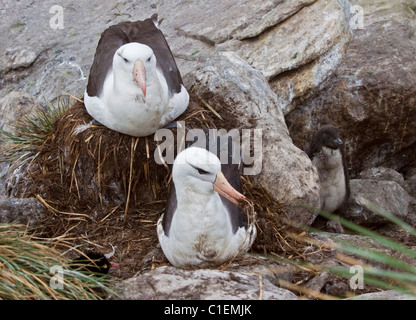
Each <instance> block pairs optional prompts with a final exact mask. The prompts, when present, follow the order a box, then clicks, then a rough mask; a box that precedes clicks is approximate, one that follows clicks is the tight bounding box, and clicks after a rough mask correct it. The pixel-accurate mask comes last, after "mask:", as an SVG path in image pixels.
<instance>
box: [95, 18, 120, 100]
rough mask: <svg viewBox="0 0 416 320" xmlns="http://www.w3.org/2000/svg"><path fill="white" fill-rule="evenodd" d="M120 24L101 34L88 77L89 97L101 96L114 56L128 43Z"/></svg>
mask: <svg viewBox="0 0 416 320" xmlns="http://www.w3.org/2000/svg"><path fill="white" fill-rule="evenodd" d="M122 24H123V23H120V24H118V25H115V26H111V27H109V28H108V29H106V30H105V31H104V32H103V33H102V34H101V38H100V40H99V41H98V45H97V49H96V50H95V55H94V60H93V63H92V65H91V69H90V74H89V77H88V84H87V93H88V95H89V96H90V97H95V96H99V95H100V94H101V91H102V89H103V85H104V81H105V78H106V76H107V73H108V72H109V71H110V70H111V68H112V65H113V57H114V54H115V53H116V51H117V50H118V48H120V47H121V46H122V45H124V44H126V43H128V38H127V35H126V34H125V32H124V30H123V27H122Z"/></svg>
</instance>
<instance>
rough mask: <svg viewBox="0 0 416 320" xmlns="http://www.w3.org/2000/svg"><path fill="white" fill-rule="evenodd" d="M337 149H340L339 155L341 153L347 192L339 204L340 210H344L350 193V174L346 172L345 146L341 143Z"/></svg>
mask: <svg viewBox="0 0 416 320" xmlns="http://www.w3.org/2000/svg"><path fill="white" fill-rule="evenodd" d="M339 150H340V151H341V155H342V166H343V168H344V177H345V189H346V191H347V193H346V195H345V200H344V203H343V204H342V206H341V210H343V211H345V210H346V209H347V207H348V200H349V198H350V194H351V189H350V175H349V172H348V165H347V159H346V157H345V147H344V145H343V144H342V145H340V146H339Z"/></svg>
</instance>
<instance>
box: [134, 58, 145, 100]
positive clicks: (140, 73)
mask: <svg viewBox="0 0 416 320" xmlns="http://www.w3.org/2000/svg"><path fill="white" fill-rule="evenodd" d="M133 79H134V81H136V83H137V85H138V86H139V88H141V89H142V91H143V95H144V96H145V97H146V69H145V68H144V64H143V61H141V60H137V61H136V62H135V63H134V68H133Z"/></svg>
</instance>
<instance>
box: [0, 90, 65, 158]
mask: <svg viewBox="0 0 416 320" xmlns="http://www.w3.org/2000/svg"><path fill="white" fill-rule="evenodd" d="M69 106H70V99H69V97H67V98H58V99H57V103H56V106H54V105H52V104H50V103H48V104H47V105H46V107H44V108H39V109H37V110H35V111H34V113H33V115H27V116H25V117H23V118H22V119H18V120H17V121H16V123H15V124H14V125H13V133H12V132H8V131H5V130H1V129H0V142H3V143H4V151H3V157H4V158H5V159H6V160H9V161H13V162H14V161H18V162H20V161H24V160H25V159H28V158H30V157H36V156H38V155H39V153H40V150H41V147H42V145H43V144H44V143H45V142H46V141H47V139H50V137H51V135H52V134H53V131H54V124H55V123H56V121H57V120H59V119H60V118H61V117H62V116H63V114H64V113H65V111H66V110H67V109H68V108H69Z"/></svg>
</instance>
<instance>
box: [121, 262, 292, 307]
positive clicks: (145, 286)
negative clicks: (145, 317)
mask: <svg viewBox="0 0 416 320" xmlns="http://www.w3.org/2000/svg"><path fill="white" fill-rule="evenodd" d="M118 291H119V298H120V299H124V300H159V299H160V300H172V299H174V300H188V299H192V300H251V299H259V298H260V299H264V300H296V299H297V297H296V295H294V294H293V293H292V292H290V291H288V290H286V289H281V288H278V287H276V286H274V285H273V284H271V283H270V282H269V281H268V280H266V279H263V278H262V277H260V276H258V275H256V274H253V273H251V274H250V273H238V272H233V271H220V270H210V269H200V270H194V271H189V270H182V269H177V268H174V267H168V266H163V267H158V268H156V269H153V270H151V271H149V272H147V273H145V274H142V275H139V276H136V277H133V278H130V279H128V280H125V281H123V282H122V283H121V285H120V287H119V290H118Z"/></svg>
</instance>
